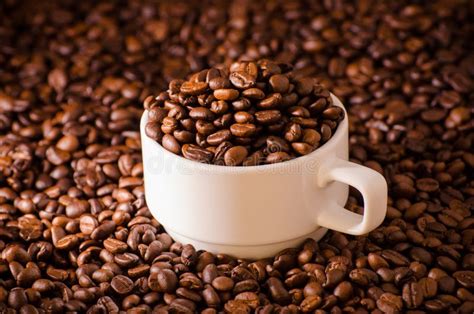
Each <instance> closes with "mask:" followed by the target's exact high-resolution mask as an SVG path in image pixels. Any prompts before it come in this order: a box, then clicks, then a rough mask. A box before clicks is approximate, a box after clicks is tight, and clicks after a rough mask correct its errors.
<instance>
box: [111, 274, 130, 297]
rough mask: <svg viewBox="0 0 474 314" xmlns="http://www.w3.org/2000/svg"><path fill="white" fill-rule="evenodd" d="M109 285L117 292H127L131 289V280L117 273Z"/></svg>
mask: <svg viewBox="0 0 474 314" xmlns="http://www.w3.org/2000/svg"><path fill="white" fill-rule="evenodd" d="M110 286H111V287H112V289H114V291H115V292H117V293H118V294H122V295H123V294H129V293H130V292H131V291H132V290H133V281H132V280H131V279H130V278H128V277H126V276H123V275H118V276H115V277H114V278H113V279H112V281H111V282H110Z"/></svg>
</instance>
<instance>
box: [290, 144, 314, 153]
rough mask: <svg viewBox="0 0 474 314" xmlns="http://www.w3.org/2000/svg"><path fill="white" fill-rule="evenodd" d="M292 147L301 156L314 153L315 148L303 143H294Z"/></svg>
mask: <svg viewBox="0 0 474 314" xmlns="http://www.w3.org/2000/svg"><path fill="white" fill-rule="evenodd" d="M291 147H292V148H293V150H294V151H295V152H296V153H297V154H299V155H307V154H309V153H311V152H312V151H313V146H311V145H309V144H307V143H302V142H293V143H291Z"/></svg>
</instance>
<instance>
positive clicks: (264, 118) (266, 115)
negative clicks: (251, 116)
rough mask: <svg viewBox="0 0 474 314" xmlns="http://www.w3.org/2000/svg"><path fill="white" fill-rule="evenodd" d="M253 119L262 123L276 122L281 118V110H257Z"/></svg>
mask: <svg viewBox="0 0 474 314" xmlns="http://www.w3.org/2000/svg"><path fill="white" fill-rule="evenodd" d="M255 119H257V121H258V122H260V123H261V124H263V125H267V124H273V123H277V122H278V121H279V120H280V119H281V112H280V111H279V110H262V111H257V112H255Z"/></svg>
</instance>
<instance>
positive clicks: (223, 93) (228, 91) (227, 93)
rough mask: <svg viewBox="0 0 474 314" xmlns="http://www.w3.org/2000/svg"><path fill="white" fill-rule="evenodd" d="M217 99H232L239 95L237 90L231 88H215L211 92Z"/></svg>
mask: <svg viewBox="0 0 474 314" xmlns="http://www.w3.org/2000/svg"><path fill="white" fill-rule="evenodd" d="M213 95H214V97H216V98H217V99H218V100H225V101H232V100H235V99H237V97H239V91H238V90H236V89H232V88H222V89H216V90H215V91H214V93H213Z"/></svg>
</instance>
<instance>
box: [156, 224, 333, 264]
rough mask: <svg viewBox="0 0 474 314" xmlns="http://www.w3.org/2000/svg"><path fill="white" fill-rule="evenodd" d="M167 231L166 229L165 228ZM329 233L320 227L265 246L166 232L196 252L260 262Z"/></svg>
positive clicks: (317, 239)
mask: <svg viewBox="0 0 474 314" xmlns="http://www.w3.org/2000/svg"><path fill="white" fill-rule="evenodd" d="M165 229H166V228H165ZM327 231H328V229H326V228H322V227H319V228H317V229H316V230H315V231H313V232H311V233H308V234H306V235H304V236H301V237H298V238H295V239H291V240H288V241H283V242H275V243H269V244H263V245H224V244H216V243H210V242H203V241H198V240H195V239H193V238H189V237H187V236H184V235H181V234H179V233H176V232H173V231H171V230H166V232H167V233H168V234H169V235H170V236H171V237H172V238H173V239H174V240H175V241H177V242H181V243H183V244H192V245H193V246H194V248H195V249H196V250H206V251H209V252H211V253H215V254H217V253H220V254H227V255H231V256H234V257H238V258H242V259H251V260H258V259H263V258H267V257H273V256H275V255H276V254H277V253H278V252H280V251H282V250H284V249H286V248H292V247H297V246H299V245H301V244H302V243H303V242H304V240H306V239H308V238H312V239H314V240H315V241H319V240H320V239H321V238H322V237H323V236H324V235H325V234H326V232H327Z"/></svg>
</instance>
